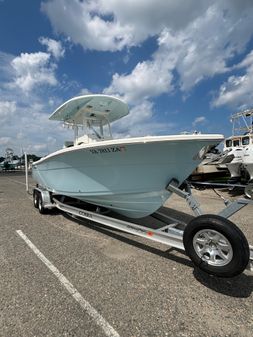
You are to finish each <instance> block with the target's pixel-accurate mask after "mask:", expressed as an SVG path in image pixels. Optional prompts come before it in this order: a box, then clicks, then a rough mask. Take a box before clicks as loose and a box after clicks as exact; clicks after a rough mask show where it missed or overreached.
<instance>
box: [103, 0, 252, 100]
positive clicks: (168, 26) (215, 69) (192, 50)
mask: <svg viewBox="0 0 253 337" xmlns="http://www.w3.org/2000/svg"><path fill="white" fill-rule="evenodd" d="M104 2H106V3H107V4H108V6H109V5H110V4H114V5H115V6H116V7H115V8H114V12H115V13H118V18H120V19H121V15H122V16H123V19H124V20H125V19H126V17H128V16H129V15H130V14H129V15H128V14H127V13H128V12H127V10H126V11H124V13H123V11H122V13H121V14H120V13H119V11H120V9H121V8H122V6H123V5H121V4H120V3H119V2H118V1H116V0H110V1H109V2H107V1H104ZM129 3H130V2H128V4H129ZM136 3H138V5H137V4H136V7H137V8H138V10H137V13H140V11H141V10H140V8H142V9H143V11H144V13H145V11H146V10H149V9H151V7H147V8H149V9H147V8H145V9H144V7H141V6H144V2H143V1H140V2H136ZM145 3H146V2H145ZM155 5H156V8H155V7H152V11H153V14H152V15H151V17H156V15H162V13H160V9H159V6H157V4H156V3H155ZM155 5H154V6H155ZM174 5H175V8H174V10H175V12H173V11H172V12H173V13H174V15H175V18H177V19H178V18H179V17H180V14H179V12H180V11H179V8H181V7H182V3H181V2H177V4H175V2H174ZM103 6H104V7H106V6H105V4H104V3H103ZM103 6H102V8H103ZM148 6H151V2H149V1H148ZM168 6H172V4H171V2H170V1H169V2H168ZM180 6H181V7H180ZM205 6H206V8H205V11H204V12H203V7H201V9H200V10H201V15H199V16H198V14H199V12H198V11H196V10H195V7H194V6H192V10H193V12H194V15H193V14H192V13H191V11H190V10H188V11H189V17H190V18H191V20H188V21H187V23H188V25H187V27H186V28H185V29H184V25H183V23H182V24H181V25H180V28H181V29H179V27H178V26H177V25H176V24H174V23H173V20H172V23H170V22H169V21H166V22H165V21H163V22H164V25H163V28H161V29H160V31H159V34H158V35H157V42H158V48H157V50H156V51H155V53H154V54H153V55H152V57H151V60H146V61H142V62H139V63H138V64H137V65H136V66H135V68H134V69H133V70H132V72H130V73H128V74H119V73H115V74H114V75H113V76H112V81H111V84H110V86H109V87H108V88H106V89H105V90H104V92H105V93H109V94H115V95H120V96H121V97H123V98H124V99H126V100H127V101H128V102H130V103H138V102H139V101H141V100H142V99H150V98H152V97H155V96H159V95H161V94H164V93H171V92H173V91H174V90H175V88H178V87H179V88H180V89H181V91H183V92H186V93H187V92H189V90H191V89H192V88H193V87H194V86H195V85H197V84H198V83H199V82H200V81H202V80H203V79H206V78H210V77H213V76H215V75H217V74H224V73H228V72H230V71H231V67H228V66H227V62H228V61H229V60H232V59H233V57H234V56H235V55H236V54H238V53H242V52H243V51H244V48H245V46H246V44H247V42H248V41H249V39H250V37H251V36H252V29H251V25H252V23H251V21H252V20H251V18H252V16H253V4H251V3H250V2H249V1H246V2H244V5H243V4H239V3H237V1H235V0H234V1H232V2H231V3H230V2H229V1H227V0H223V1H220V2H215V1H209V2H205ZM123 7H124V6H123ZM136 7H135V5H133V11H134V8H136ZM166 8H167V9H168V8H169V7H166ZM163 10H164V7H163ZM128 11H131V10H130V9H128ZM165 12H166V11H165ZM129 13H130V12H129ZM175 13H177V15H176V14H175ZM183 14H184V12H183ZM123 19H122V20H123ZM129 20H131V19H129ZM132 20H134V18H133V19H132ZM142 20H143V19H142V18H141V19H140V21H142ZM136 24H137V23H136ZM140 24H141V23H140ZM136 27H137V26H136ZM149 28H150V31H149V33H148V34H151V35H152V32H153V33H155V32H157V30H156V29H154V30H153V31H152V28H151V26H150V27H149ZM148 34H147V35H148ZM245 62H246V61H245ZM247 62H250V60H249V59H248V60H247ZM242 66H243V65H241V67H242ZM175 71H176V73H177V74H178V75H179V79H178V78H176V77H175Z"/></svg>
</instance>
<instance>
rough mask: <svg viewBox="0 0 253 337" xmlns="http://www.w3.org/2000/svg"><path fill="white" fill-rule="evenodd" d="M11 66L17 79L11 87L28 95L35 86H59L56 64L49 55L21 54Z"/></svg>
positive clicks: (39, 53)
mask: <svg viewBox="0 0 253 337" xmlns="http://www.w3.org/2000/svg"><path fill="white" fill-rule="evenodd" d="M11 65H12V67H13V69H14V71H15V77H14V79H13V81H12V82H10V83H9V85H10V87H17V88H19V89H21V90H22V91H23V92H25V93H28V92H29V91H31V90H32V89H34V87H35V86H40V85H50V86H54V85H56V84H57V79H56V77H55V68H56V64H55V63H52V62H50V54H48V53H43V52H37V53H30V54H29V53H21V55H20V56H17V57H15V58H14V59H13V60H12V61H11Z"/></svg>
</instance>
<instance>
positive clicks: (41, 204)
mask: <svg viewBox="0 0 253 337" xmlns="http://www.w3.org/2000/svg"><path fill="white" fill-rule="evenodd" d="M38 209H39V212H40V214H45V213H46V212H47V209H46V208H45V207H44V205H43V199H42V195H41V193H39V196H38Z"/></svg>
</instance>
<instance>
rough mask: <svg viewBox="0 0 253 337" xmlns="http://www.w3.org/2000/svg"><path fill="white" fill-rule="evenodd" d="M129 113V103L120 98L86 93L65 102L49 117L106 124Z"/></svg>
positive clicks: (74, 121) (74, 122)
mask: <svg viewBox="0 0 253 337" xmlns="http://www.w3.org/2000/svg"><path fill="white" fill-rule="evenodd" d="M128 113H129V109H128V105H127V104H126V103H124V102H123V101H121V100H120V99H118V98H115V97H112V96H107V95H84V96H79V97H74V98H71V99H70V100H68V101H67V102H65V103H63V104H62V105H61V106H60V107H59V108H58V109H56V110H55V111H54V112H53V114H52V115H51V116H50V117H49V119H50V120H57V121H64V122H66V123H70V124H77V125H80V124H81V125H82V124H84V121H86V120H92V121H93V122H95V121H98V122H100V123H102V124H106V123H107V122H108V121H109V122H114V121H116V120H118V119H120V118H122V117H124V116H126V115H127V114H128Z"/></svg>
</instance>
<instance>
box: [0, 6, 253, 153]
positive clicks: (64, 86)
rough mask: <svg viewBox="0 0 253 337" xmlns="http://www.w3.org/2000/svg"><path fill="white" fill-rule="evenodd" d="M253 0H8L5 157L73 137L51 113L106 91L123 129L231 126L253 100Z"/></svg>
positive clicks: (0, 102) (2, 103)
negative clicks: (119, 102)
mask: <svg viewBox="0 0 253 337" xmlns="http://www.w3.org/2000/svg"><path fill="white" fill-rule="evenodd" d="M252 18H253V1H252V0H219V1H214V0H203V1H197V0H187V1H185V0H156V1H154V0H138V1H137V0H82V1H80V0H72V1H69V0H43V1H40V0H23V1H21V0H0V156H1V155H4V153H5V149H6V148H7V147H10V148H12V149H13V150H14V152H15V154H17V155H21V154H22V152H23V151H26V152H28V153H34V154H36V155H40V156H42V155H46V154H47V153H50V152H52V151H55V150H56V149H59V148H61V147H62V145H63V143H64V141H65V140H71V139H72V138H73V136H72V132H71V131H70V130H66V129H64V128H63V127H62V125H61V123H59V122H54V121H49V120H48V117H49V115H50V114H51V113H52V112H53V111H54V110H55V109H56V108H57V107H59V106H60V105H61V104H62V103H63V102H65V101H66V100H68V99H70V98H72V97H74V96H79V95H83V94H90V93H94V94H98V93H102V94H108V95H113V96H116V97H119V98H121V99H123V100H124V101H126V102H127V103H128V104H129V107H130V114H129V115H128V116H127V117H125V118H124V119H122V120H121V121H118V122H115V123H114V124H113V125H112V130H113V133H114V135H115V137H117V138H119V137H131V136H145V135H165V134H178V133H181V132H185V131H187V132H193V131H195V130H196V131H200V132H202V133H222V134H224V135H225V136H229V135H230V134H231V127H232V126H231V123H230V118H229V117H230V115H231V114H232V113H234V112H236V111H238V110H241V109H245V108H250V107H252V106H253V24H252Z"/></svg>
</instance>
